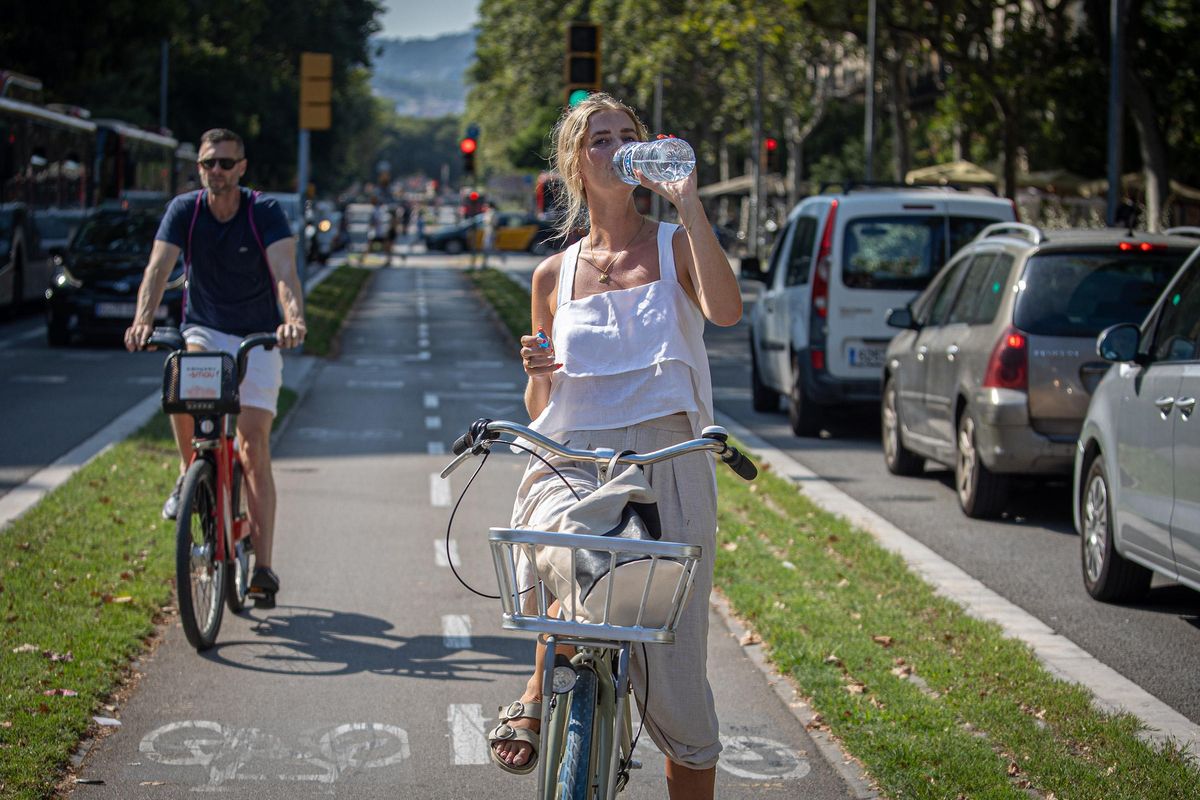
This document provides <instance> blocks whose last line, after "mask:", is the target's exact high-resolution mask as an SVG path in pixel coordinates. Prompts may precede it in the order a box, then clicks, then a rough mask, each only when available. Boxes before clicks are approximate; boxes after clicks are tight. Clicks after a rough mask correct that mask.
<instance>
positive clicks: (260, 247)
mask: <svg viewBox="0 0 1200 800" xmlns="http://www.w3.org/2000/svg"><path fill="white" fill-rule="evenodd" d="M261 194H262V192H260V191H257V190H255V191H253V192H251V193H250V209H249V211H248V213H249V214H250V232H251V233H253V234H254V241H255V242H257V243H258V252H260V253H262V257H263V263H264V264H266V265H267V274H268V275H270V276H271V288H272V289H273V288H275V273H274V271H272V269H271V259H269V258H267V248H265V247H263V243H262V237H261V236H259V235H258V226H257V225H255V224H254V204H255V203H256V202H257V201H258V197H259V195H261Z"/></svg>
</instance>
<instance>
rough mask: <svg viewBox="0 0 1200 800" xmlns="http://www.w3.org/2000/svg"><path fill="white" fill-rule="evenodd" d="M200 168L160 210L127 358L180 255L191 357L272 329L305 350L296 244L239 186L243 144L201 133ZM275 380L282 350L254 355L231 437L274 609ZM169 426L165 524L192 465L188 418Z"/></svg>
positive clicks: (144, 333)
mask: <svg viewBox="0 0 1200 800" xmlns="http://www.w3.org/2000/svg"><path fill="white" fill-rule="evenodd" d="M197 164H198V165H199V168H200V182H201V184H202V185H203V187H204V188H203V189H200V190H197V191H193V192H187V193H185V194H181V195H179V196H177V197H176V198H174V199H173V200H172V201H171V203H170V204H169V205H168V206H167V211H166V213H165V214H164V215H163V219H162V222H161V223H160V224H159V228H158V233H157V234H156V235H155V241H154V247H153V249H152V250H151V253H150V261H149V263H148V264H147V265H146V271H145V275H144V278H143V280H142V286H141V288H140V289H139V290H138V301H137V312H136V314H135V316H134V319H133V323H132V324H131V325H130V326H129V328H128V329H127V330H126V331H125V347H126V348H127V349H128V350H130V351H131V352H132V351H135V350H140V349H142V348H143V347H145V345H146V342H147V340H148V339H149V338H150V334H151V333H152V332H153V330H154V311H155V309H156V308H158V304H159V302H160V301H161V300H162V295H163V290H164V288H165V286H166V282H167V277H168V276H169V275H170V273H171V270H172V269H173V268H174V266H175V264H176V262H177V261H178V260H179V257H180V255H181V254H182V255H183V258H184V268H185V270H186V275H187V284H186V288H185V293H184V320H183V322H182V324H181V328H182V329H183V333H184V336H185V338H186V340H187V348H188V350H221V351H225V352H228V353H231V354H236V353H237V347H238V344H239V343H240V342H241V340H242V338H243V337H244V336H247V335H248V334H251V333H258V332H266V331H272V330H273V331H275V335H276V336H277V337H278V341H279V346H280V347H296V346H298V345H300V344H302V343H303V342H304V336H305V332H306V329H305V324H304V296H303V292H302V291H301V287H300V281H299V277H298V275H297V272H296V240H295V238H294V237H293V236H292V232H291V228H290V227H289V225H288V221H287V217H285V216H284V213H283V210H282V209H281V208H280V207H279V204H278V203H277V202H276V201H275V200H273V199H268V198H264V197H260V196H259V193H258V192H252V191H250V190H249V189H244V188H242V187H241V186H239V185H238V182H239V181H240V180H241V177H242V175H243V174H244V173H245V171H246V155H245V147H244V145H243V143H242V139H241V137H239V136H238V135H237V134H236V133H234V132H233V131H230V130H225V129H223V128H214V129H213V130H210V131H206V132H205V133H204V134H203V135H202V136H201V137H200V153H199V158H198V159H197ZM277 301H278V304H277ZM281 309H282V316H281V314H280V311H281ZM282 382H283V359H282V357H281V356H280V354H279V351H278V350H272V351H266V350H262V349H256V350H254V351H253V352H252V353H251V354H250V358H249V363H248V365H247V368H246V376H245V379H244V380H243V382H242V385H241V392H240V394H241V413H240V414H239V415H238V420H237V438H238V452H239V455H240V457H241V460H242V464H243V466H244V469H245V474H246V485H247V509H248V511H249V515H250V520H251V542H252V543H253V546H254V553H255V565H256V566H255V570H254V575H253V576H252V577H251V580H250V595H251V596H253V597H255V598H256V599H258V600H260V601H263V603H264V604H266V605H273V603H274V599H275V594H276V593H277V592H278V591H279V578H278V576H277V575H276V574H275V572H274V571H273V570H272V569H271V552H272V546H273V541H274V529H275V481H274V477H273V476H272V474H271V454H270V435H271V423H272V421H273V419H274V417H275V409H276V402H277V400H278V398H279V388H280V386H281V385H282ZM171 425H172V428H173V429H174V433H175V443H176V445H177V446H178V448H179V456H180V459H181V462H180V464H181V465H180V475H179V479H178V480H177V481H176V482H175V488H174V489H172V491H171V494H170V495H169V496H168V497H167V500H166V502H165V503H164V504H163V510H162V515H163V518H164V519H174V518H175V516H176V514H177V511H178V506H179V490H180V488H181V486H182V483H183V474H184V472H185V471H186V470H187V465H188V463H189V462H190V461H191V458H192V434H193V431H192V427H193V420H192V417H191V416H189V415H187V414H173V415H172V416H171Z"/></svg>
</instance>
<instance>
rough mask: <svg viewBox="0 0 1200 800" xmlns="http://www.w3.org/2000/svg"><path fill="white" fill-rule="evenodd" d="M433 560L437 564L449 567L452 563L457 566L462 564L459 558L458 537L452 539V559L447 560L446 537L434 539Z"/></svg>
mask: <svg viewBox="0 0 1200 800" xmlns="http://www.w3.org/2000/svg"><path fill="white" fill-rule="evenodd" d="M433 562H434V563H435V564H437V565H438V566H439V567H448V566H450V565H451V564H453V565H454V566H455V568H458V567H460V566H462V562H460V561H459V560H458V540H456V539H451V540H450V560H449V561H447V560H446V540H445V539H444V538H442V539H434V540H433Z"/></svg>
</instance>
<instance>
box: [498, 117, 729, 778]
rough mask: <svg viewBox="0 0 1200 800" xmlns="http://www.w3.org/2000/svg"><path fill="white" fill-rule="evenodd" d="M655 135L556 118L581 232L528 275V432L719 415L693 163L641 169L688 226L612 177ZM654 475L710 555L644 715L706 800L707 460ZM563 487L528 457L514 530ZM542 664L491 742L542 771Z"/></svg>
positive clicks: (653, 672)
mask: <svg viewBox="0 0 1200 800" xmlns="http://www.w3.org/2000/svg"><path fill="white" fill-rule="evenodd" d="M646 138H647V137H646V127H645V125H644V124H643V123H642V122H641V121H640V120H639V119H638V118H637V115H636V114H635V113H634V112H633V110H632V109H630V108H629V107H628V106H626V105H625V104H624V103H621V102H620V101H618V100H616V99H614V98H612V97H610V96H608V95H606V94H594V95H592V96H590V97H589V98H588V99H587V100H585V101H584V102H583V103H580V104H579V105H577V106H575V107H574V108H572V109H570V110H568V111H567V112H566V113H565V114H564V115H563V117H562V118H561V119H560V120H559V122H558V125H557V127H556V128H555V134H554V145H555V155H554V160H555V163H556V166H557V168H558V171H559V174H560V175H561V176H562V179H563V182H564V183H565V185H566V191H567V194H568V207H567V213H566V214H565V215H564V218H563V220H562V221H561V223H560V229H561V231H562V232H563V233H564V234H566V233H567V232H568V231H570V230H572V228H573V227H575V226H577V225H581V224H582V225H585V226H586V227H587V229H588V233H587V235H586V236H584V237H583V238H582V239H580V241H579V242H578V243H576V244H575V245H572V246H571V247H569V248H568V249H567V250H566V251H564V252H562V253H559V254H556V255H553V256H551V257H550V258H548V259H546V260H545V261H543V262H542V263H541V264H540V265H538V267H537V269H536V270H535V271H534V275H533V298H532V310H531V316H532V319H531V323H532V325H531V328H530V330H531V331H534V332H536V331H537V330H538V328H539V327H540V328H542V329H543V330H545V331H546V333H547V334H548V335H549V336H550V339H551V342H552V343H553V346H552V347H550V348H549V349H545V348H541V347H538V343H537V340H536V338H535V337H534V336H532V335H531V336H525V337H523V338H522V340H521V345H522V347H521V358H522V361H523V364H524V368H525V374H526V375H527V376H528V384H527V386H526V389H525V405H526V408H527V410H528V412H529V416H530V417H531V418H532V419H533V420H534V422H533V425H532V427H533V428H534V429H536V430H539V431H541V432H542V433H544V434H546V435H548V436H551V437H553V438H556V439H559V440H560V441H570V442H572V443H574V444H576V445H577V446H582V447H587V448H595V447H611V448H614V449H615V450H617V451H620V450H624V449H633V450H639V451H646V450H652V449H656V448H660V447H666V446H667V445H669V444H673V443H675V442H679V441H684V440H687V439H690V438H693V437H694V436H695V435H697V434H698V433H699V431H700V430H701V428H703V427H704V426H706V425H710V424H712V417H713V411H712V385H711V380H710V378H709V368H708V356H707V354H706V351H705V348H704V341H703V338H702V337H703V331H704V323H705V320H707V321H710V322H713V323H715V324H717V325H734V324H736V323H737V321H738V320H739V319H741V316H742V301H741V294H740V292H739V290H738V284H737V280H736V278H735V277H734V275H733V271H732V270H731V268H730V266H729V261H728V259H726V257H725V253H724V251H722V249H721V247H720V245H719V244H718V243H717V239H716V237H715V236H714V234H713V230H712V226H711V225H710V224H709V222H708V219H707V217H706V215H705V212H704V208H703V207H702V206H701V204H700V198H699V195H698V193H697V190H696V175H695V173H694V172H693V173H692V175H690V176H689V177H688V178H685V179H683V180H679V181H674V182H670V183H651V182H649V181H647V180H646V179H645V177H644V176H642V175H641V174H640V173H639V174H638V177H639V178H640V179H641V181H642V185H643V186H646V187H647V188H649V189H650V190H651V191H654V192H657V193H658V194H660V195H662V196H663V197H665V198H666V199H667V200H669V201H670V202H671V203H672V204H673V205H674V206H675V208H676V210H677V211H678V213H679V219H680V221H681V222H682V225H671V224H666V223H659V222H655V221H653V220H650V219H647V218H645V217H643V216H642V215H641V214H639V213H638V212H637V210H636V209H635V207H634V203H633V190H634V187H633V186H630V185H628V184H626V183H624V182H622V181H621V180H620V178H618V177H617V174H616V173H615V172H614V171H613V168H612V156H613V153H614V151H615V150H616V149H617V148H618V147H619V146H620V145H622V144H624V143H625V142H629V141H635V140H645V139H646ZM646 474H647V477H648V479H649V481H650V484H651V486H652V487H653V488H654V490H655V492H656V493H657V495H658V506H659V512H660V515H661V518H662V529H663V532H664V538H667V539H669V540H673V541H681V542H688V543H694V544H699V545H701V546H702V547H703V549H704V559H703V562H702V568H701V569H700V574H699V575H698V576H697V579H696V582H695V591H694V592H693V594H692V597H691V599H690V601H689V603H688V606H687V608H686V609H685V611H684V613H683V616H682V619H681V621H680V624H679V627H678V629H677V631H676V643H675V644H674V645H673V646H670V647H666V646H657V647H656V646H651V647H649V648H647V650H646V661H648V663H643V659H642V657H641V656H642V654H641V650H640V649H636V650H635V651H634V652H635V658H634V663H633V667H632V677H633V681H634V696H635V697H636V698H637V701H638V703H639V707H640V706H641V704H642V703H643V701H644V700H645V698H647V696H648V697H649V707H648V708H643V709H641V710H642V716H643V719H644V721H645V729H646V731H647V732H648V733H649V735H650V736H651V738H652V739H653V740H654V742H655V743H656V744H657V745H658V747H659V749H660V750H662V751H663V753H664V754H665V755H666V757H667V785H668V788H669V791H670V796H671V798H673V799H674V800H681V799H682V798H689V800H704V799H705V798H711V797H712V796H713V785H714V779H715V774H716V762H717V757H718V754H719V753H720V750H721V743H720V738H719V734H718V728H717V716H716V711H715V710H714V708H713V697H712V691H711V689H710V688H709V684H708V677H707V671H706V654H707V638H708V596H709V593H710V591H711V589H712V567H713V551H714V549H715V545H716V511H717V498H716V479H715V475H714V467H713V461H712V459H711V458H710V457H709V456H708V455H707V454H704V453H698V454H695V455H692V456H686V457H683V458H677V459H674V460H672V461H667V462H663V463H662V464H658V465H653V466H651V467H649V468H647V470H646ZM560 486H561V484H560V483H559V482H558V480H557V478H555V477H554V475H553V473H550V472H549V471H548V470H547V469H546V468H545V467H544V466H543V465H542V464H541V463H540V462H538V461H536V460H533V459H531V461H530V466H529V468H528V469H527V470H526V473H525V476H524V478H523V480H522V484H521V488H520V490H519V491H518V495H517V499H516V503H515V505H514V508H513V519H512V525H513V527H519V528H525V527H535V526H536V525H537V524H539V523H545V521H547V520H549V519H552V518H553V517H554V516H555V515H556V514H557V513H558V512H560V511H561V510H562V509H561V495H562V492H561V491H560V490H559V488H558V487H560ZM556 498H558V499H557V500H556ZM556 502H557V503H559V504H558V505H556ZM541 653H542V651H541V649H539V650H538V654H539V658H540V657H541ZM541 674H542V671H541V667H540V665H539V666H538V668H537V669H536V670H535V671H534V674H533V677H531V678H530V680H529V683H528V685H527V687H526V691H525V693H524V695H523V696H522V697H521V699H520V702H519V703H513V704H511V705H510V706H509V707H508V709H507V710H505V711H504V712H503V714H502V716H501V721H500V724H499V725H497V727H496V728H495V729H494V730H493V731H492V734H491V736H490V737H489V738H490V740H491V746H492V748H493V749H492V758H493V760H494V761H495V762H496V763H497V764H498V765H499V766H501V767H502V768H503V769H506V770H508V771H510V772H518V773H526V772H530V771H532V770H533V769H534V768H535V766H536V759H537V743H538V740H537V734H536V731H537V727H538V722H539V715H540V708H541V706H540V704H541V699H542V689H541V682H540V679H541ZM647 676H649V686H647ZM647 692H648V695H647Z"/></svg>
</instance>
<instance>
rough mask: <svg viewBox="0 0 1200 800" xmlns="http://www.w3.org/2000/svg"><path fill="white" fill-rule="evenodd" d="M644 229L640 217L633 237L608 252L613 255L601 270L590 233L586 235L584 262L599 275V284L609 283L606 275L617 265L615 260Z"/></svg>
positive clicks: (643, 221) (644, 224) (643, 218)
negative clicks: (586, 248)
mask: <svg viewBox="0 0 1200 800" xmlns="http://www.w3.org/2000/svg"><path fill="white" fill-rule="evenodd" d="M645 227H646V218H645V217H642V224H641V225H639V226H638V229H637V231H636V232H635V233H634V234H633V237H632V238H631V239H630V240H629V241H628V242H626V243H625V246H624V247H622V248H619V249H617V250H615V251H614V250H610V251H609V252H610V253H613V255H612V257H611V258H609V260H608V264H606V265H605V266H604V268H603V269H601V268H600V264H599V263H598V262H597V261H596V245H595V244H594V243H593V242H592V235H591V233H589V234H588V253H589V257H588V258H585V259H584V260H585V261H587V262H588V263H589V264H591V265H592V267H593V268H594V269H595V270H596V271H597V272H599V273H600V282H601V283H605V284H606V283H608V282H609V280H611V279H610V278H609V275H608V273H609V272H611V271H612V268H613V264H616V263H617V259H618V258H620V257H621V253H623V252H625V251H626V250H627V249H629V245H631V244H633V241H634V239H636V238H637V237H638V236H640V235H641V234H642V228H645Z"/></svg>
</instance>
